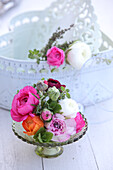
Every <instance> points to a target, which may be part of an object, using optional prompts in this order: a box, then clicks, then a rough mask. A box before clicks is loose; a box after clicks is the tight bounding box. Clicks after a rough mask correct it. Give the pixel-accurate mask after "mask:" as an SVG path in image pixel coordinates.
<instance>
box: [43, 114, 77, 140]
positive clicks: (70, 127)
mask: <svg viewBox="0 0 113 170" xmlns="http://www.w3.org/2000/svg"><path fill="white" fill-rule="evenodd" d="M45 127H46V128H47V131H49V132H51V133H53V138H52V140H53V141H57V142H64V141H66V140H68V139H69V138H70V137H71V135H73V134H75V133H76V122H75V120H74V119H66V120H65V117H64V116H63V115H61V114H58V113H56V114H55V115H54V116H53V118H52V120H51V122H50V123H47V124H45Z"/></svg>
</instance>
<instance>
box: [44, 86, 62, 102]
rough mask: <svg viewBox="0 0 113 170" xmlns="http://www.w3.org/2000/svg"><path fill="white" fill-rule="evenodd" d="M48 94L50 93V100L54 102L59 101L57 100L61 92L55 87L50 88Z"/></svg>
mask: <svg viewBox="0 0 113 170" xmlns="http://www.w3.org/2000/svg"><path fill="white" fill-rule="evenodd" d="M47 93H48V96H49V98H50V99H51V100H53V101H57V99H58V98H59V96H60V92H59V90H58V89H57V88H56V87H55V86H53V87H50V88H49V89H48V91H47Z"/></svg>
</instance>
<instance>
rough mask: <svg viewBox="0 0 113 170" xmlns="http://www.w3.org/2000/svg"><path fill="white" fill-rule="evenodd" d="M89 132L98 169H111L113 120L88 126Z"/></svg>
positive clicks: (112, 166) (112, 169)
mask: <svg viewBox="0 0 113 170" xmlns="http://www.w3.org/2000/svg"><path fill="white" fill-rule="evenodd" d="M106 114H107V113H106ZM111 114H113V113H111ZM89 134H90V136H89V139H90V141H91V145H92V147H93V151H94V154H95V155H96V160H97V163H98V166H99V170H113V120H111V121H109V122H106V123H103V124H98V125H92V126H90V130H89Z"/></svg>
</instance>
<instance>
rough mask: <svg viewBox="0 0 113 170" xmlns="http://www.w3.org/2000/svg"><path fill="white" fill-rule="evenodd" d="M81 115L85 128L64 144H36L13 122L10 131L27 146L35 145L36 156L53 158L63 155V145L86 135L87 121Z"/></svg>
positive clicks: (19, 125)
mask: <svg viewBox="0 0 113 170" xmlns="http://www.w3.org/2000/svg"><path fill="white" fill-rule="evenodd" d="M81 115H82V118H83V120H84V121H85V126H84V127H83V128H82V130H81V131H80V132H79V133H76V134H74V135H72V136H71V137H70V139H69V140H67V141H65V142H49V143H38V142H36V141H35V140H34V139H33V137H31V136H28V135H26V134H24V133H23V130H24V129H23V127H22V124H21V123H20V122H13V124H12V130H13V132H14V134H15V135H16V136H17V137H18V138H19V139H21V140H22V141H24V142H27V143H29V144H33V145H36V146H37V148H36V149H35V153H36V154H37V155H39V156H41V157H44V158H53V157H57V156H59V155H61V154H62V153H63V147H62V146H63V145H67V144H70V143H73V142H76V141H78V140H79V139H80V138H82V137H83V136H84V135H85V134H86V131H87V129H88V122H87V119H86V118H85V117H84V115H83V114H81Z"/></svg>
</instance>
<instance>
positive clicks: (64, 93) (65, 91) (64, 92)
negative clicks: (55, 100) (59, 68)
mask: <svg viewBox="0 0 113 170" xmlns="http://www.w3.org/2000/svg"><path fill="white" fill-rule="evenodd" d="M65 97H67V98H71V96H70V94H69V89H65V87H63V86H61V93H60V99H65Z"/></svg>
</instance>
